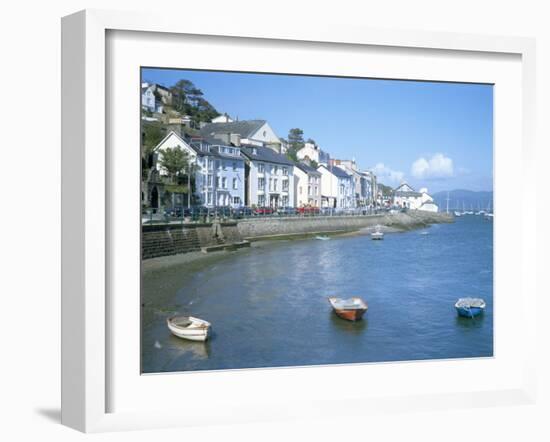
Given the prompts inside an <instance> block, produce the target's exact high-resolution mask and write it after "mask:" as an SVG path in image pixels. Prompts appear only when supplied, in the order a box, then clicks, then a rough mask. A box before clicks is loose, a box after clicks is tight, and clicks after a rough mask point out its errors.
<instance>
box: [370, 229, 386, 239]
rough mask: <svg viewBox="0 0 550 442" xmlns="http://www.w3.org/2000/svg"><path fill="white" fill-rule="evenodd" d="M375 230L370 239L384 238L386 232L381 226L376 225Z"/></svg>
mask: <svg viewBox="0 0 550 442" xmlns="http://www.w3.org/2000/svg"><path fill="white" fill-rule="evenodd" d="M375 229H376V230H375V231H374V232H372V233H371V234H370V239H378V240H380V239H384V232H382V230H381V227H380V226H376V227H375Z"/></svg>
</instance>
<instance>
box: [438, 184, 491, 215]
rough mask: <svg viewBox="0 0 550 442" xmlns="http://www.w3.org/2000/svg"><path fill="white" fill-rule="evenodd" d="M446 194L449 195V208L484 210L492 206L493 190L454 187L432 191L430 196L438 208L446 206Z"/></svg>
mask: <svg viewBox="0 0 550 442" xmlns="http://www.w3.org/2000/svg"><path fill="white" fill-rule="evenodd" d="M447 194H448V195H449V209H453V210H454V209H460V210H462V208H463V207H465V208H466V210H471V209H473V210H479V209H480V208H481V209H483V210H486V209H487V207H491V209H492V208H493V192H487V191H482V192H475V191H473V190H464V189H456V190H449V192H447V191H443V192H437V193H434V194H433V195H432V196H433V198H434V200H435V202H436V204H437V205H438V206H439V210H445V209H446V208H447Z"/></svg>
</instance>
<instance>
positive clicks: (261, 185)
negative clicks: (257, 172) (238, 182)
mask: <svg viewBox="0 0 550 442" xmlns="http://www.w3.org/2000/svg"><path fill="white" fill-rule="evenodd" d="M258 190H265V178H258Z"/></svg>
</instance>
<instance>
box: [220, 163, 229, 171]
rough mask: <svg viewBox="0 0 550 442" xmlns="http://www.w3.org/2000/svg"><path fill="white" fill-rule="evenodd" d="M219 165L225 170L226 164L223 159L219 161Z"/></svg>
mask: <svg viewBox="0 0 550 442" xmlns="http://www.w3.org/2000/svg"><path fill="white" fill-rule="evenodd" d="M220 163H221V165H222V169H223V170H227V167H226V166H227V165H226V164H225V161H220Z"/></svg>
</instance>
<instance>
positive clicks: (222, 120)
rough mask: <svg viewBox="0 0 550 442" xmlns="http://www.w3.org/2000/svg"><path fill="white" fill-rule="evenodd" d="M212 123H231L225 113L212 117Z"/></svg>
mask: <svg viewBox="0 0 550 442" xmlns="http://www.w3.org/2000/svg"><path fill="white" fill-rule="evenodd" d="M211 122H212V123H233V120H232V119H231V117H230V116H229V115H227V114H222V115H218V116H217V117H216V118H213V119H212V121H211Z"/></svg>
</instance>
